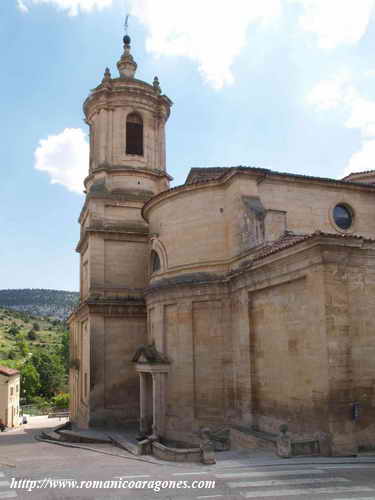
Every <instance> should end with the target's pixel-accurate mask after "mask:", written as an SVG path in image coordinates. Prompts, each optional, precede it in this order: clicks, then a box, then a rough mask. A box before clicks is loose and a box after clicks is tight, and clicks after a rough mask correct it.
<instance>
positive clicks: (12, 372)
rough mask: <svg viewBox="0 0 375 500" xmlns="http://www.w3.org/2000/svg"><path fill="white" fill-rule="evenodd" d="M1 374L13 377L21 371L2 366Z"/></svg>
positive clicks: (0, 368) (0, 367)
mask: <svg viewBox="0 0 375 500" xmlns="http://www.w3.org/2000/svg"><path fill="white" fill-rule="evenodd" d="M0 374H2V375H5V376H7V377H11V376H12V375H18V374H19V371H18V370H14V369H13V368H8V367H7V366H2V365H0Z"/></svg>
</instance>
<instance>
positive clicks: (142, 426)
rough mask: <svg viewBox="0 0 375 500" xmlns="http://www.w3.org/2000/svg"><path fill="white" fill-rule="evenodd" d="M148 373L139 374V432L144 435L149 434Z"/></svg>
mask: <svg viewBox="0 0 375 500" xmlns="http://www.w3.org/2000/svg"><path fill="white" fill-rule="evenodd" d="M146 377H147V375H146V373H139V385H140V415H139V432H140V433H141V434H142V435H144V434H146V433H147V432H148V430H149V429H148V404H147V381H146Z"/></svg>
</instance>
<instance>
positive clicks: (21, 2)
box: [16, 0, 29, 12]
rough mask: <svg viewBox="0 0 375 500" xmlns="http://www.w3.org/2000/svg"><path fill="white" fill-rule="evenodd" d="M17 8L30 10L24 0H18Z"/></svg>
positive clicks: (24, 10) (22, 10) (25, 10)
mask: <svg viewBox="0 0 375 500" xmlns="http://www.w3.org/2000/svg"><path fill="white" fill-rule="evenodd" d="M16 5H17V9H18V10H20V11H21V12H29V9H28V7H27V5H25V4H24V3H23V1H22V0H16Z"/></svg>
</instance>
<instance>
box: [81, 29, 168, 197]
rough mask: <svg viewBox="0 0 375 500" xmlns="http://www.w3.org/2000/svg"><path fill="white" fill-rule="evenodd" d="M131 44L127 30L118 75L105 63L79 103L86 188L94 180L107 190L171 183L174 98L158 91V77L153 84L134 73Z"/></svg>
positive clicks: (152, 189) (151, 189) (150, 188)
mask: <svg viewBox="0 0 375 500" xmlns="http://www.w3.org/2000/svg"><path fill="white" fill-rule="evenodd" d="M130 43H131V39H130V36H129V35H128V34H127V33H126V34H125V36H124V37H123V44H124V51H123V54H122V56H121V58H120V60H119V61H118V63H117V67H118V70H119V73H120V75H119V77H117V78H113V76H112V75H111V72H110V70H109V68H106V70H105V72H104V77H103V78H102V80H101V82H100V84H99V85H98V86H97V87H96V88H94V89H93V90H92V91H91V93H90V95H89V97H88V98H87V99H86V101H85V102H84V105H83V111H84V113H85V118H86V123H87V124H88V125H89V127H90V167H89V175H88V177H87V178H86V179H85V187H86V191H87V193H90V191H91V188H92V187H94V189H96V186H97V185H98V183H101V184H103V183H104V185H105V186H106V189H108V190H109V191H112V190H116V191H117V192H118V190H121V191H124V190H126V191H129V189H130V188H131V189H134V188H136V189H144V190H146V191H147V192H148V193H150V194H157V193H159V192H160V191H163V190H165V189H167V188H168V187H169V180H170V179H171V177H170V176H169V175H168V173H167V172H166V151H165V124H166V122H167V120H168V117H169V114H170V108H171V106H172V101H171V100H170V99H169V98H168V97H167V96H166V95H164V94H163V93H162V90H161V87H160V83H159V79H158V77H155V78H154V80H153V82H152V83H147V82H144V81H142V80H138V79H137V78H135V72H136V70H137V63H136V62H135V60H134V58H133V56H132V54H131V51H130ZM139 186H141V187H139Z"/></svg>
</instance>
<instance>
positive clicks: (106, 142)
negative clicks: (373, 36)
mask: <svg viewBox="0 0 375 500" xmlns="http://www.w3.org/2000/svg"><path fill="white" fill-rule="evenodd" d="M123 41H124V51H123V54H122V56H121V58H120V60H119V61H118V63H117V68H118V71H119V77H117V78H112V76H111V73H110V70H109V69H108V68H107V69H106V70H105V73H104V77H103V79H102V81H101V83H100V84H99V85H98V86H97V87H96V88H94V89H93V90H92V91H91V92H90V95H89V96H88V98H87V99H86V100H85V102H84V104H83V111H84V114H85V120H86V123H87V124H88V126H89V128H90V162H89V172H88V176H87V177H86V179H85V181H84V185H85V193H86V200H85V203H84V205H83V208H82V211H81V214H80V217H79V223H80V225H81V234H80V240H79V242H78V245H77V248H76V250H77V252H78V253H79V254H80V304H79V307H78V309H77V310H76V311H75V312H74V313H73V314H72V316H71V317H70V326H71V371H70V384H71V394H72V401H71V415H72V420H73V422H75V423H76V424H78V425H80V426H89V425H103V424H110V423H126V422H130V421H135V420H136V419H137V418H138V416H139V394H138V391H139V389H138V384H139V381H138V377H137V374H136V372H135V369H134V365H133V363H132V361H131V360H132V357H133V355H134V352H135V351H136V349H137V348H138V347H139V345H140V344H143V343H146V341H147V338H146V323H147V321H146V309H145V303H144V298H143V289H144V287H145V286H146V284H147V280H148V269H149V261H150V249H149V236H148V225H147V223H146V222H145V221H144V220H143V218H142V215H141V210H142V207H143V205H144V204H145V202H146V201H147V200H148V199H150V198H151V197H152V196H154V195H156V194H158V193H160V192H161V191H164V190H166V189H168V187H169V181H170V179H171V177H170V176H169V175H168V174H167V172H166V157H165V124H166V122H167V120H168V117H169V113H170V108H171V105H172V102H171V101H170V99H169V98H168V97H167V96H165V95H163V94H162V91H161V88H160V85H159V80H158V78H157V77H155V79H154V81H153V84H152V85H150V84H148V83H146V82H144V81H142V80H138V79H136V78H135V73H136V70H137V63H136V62H135V60H134V58H133V56H132V54H131V46H130V43H131V40H130V37H129V36H128V35H125V36H124V39H123Z"/></svg>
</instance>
